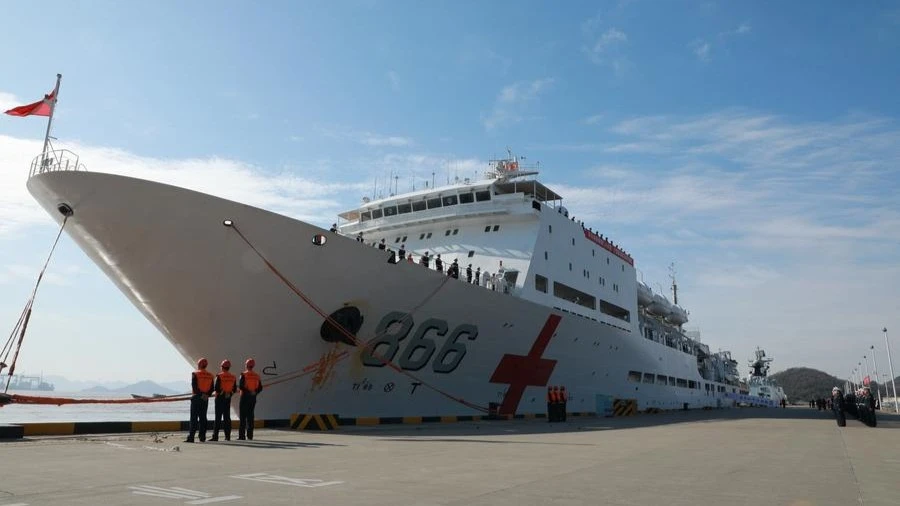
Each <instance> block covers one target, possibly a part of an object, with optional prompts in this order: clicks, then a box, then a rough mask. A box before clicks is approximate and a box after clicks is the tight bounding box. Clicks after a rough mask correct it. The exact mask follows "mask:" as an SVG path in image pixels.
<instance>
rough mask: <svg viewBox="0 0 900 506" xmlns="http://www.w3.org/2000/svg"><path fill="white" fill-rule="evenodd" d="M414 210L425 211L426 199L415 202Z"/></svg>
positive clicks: (413, 204)
mask: <svg viewBox="0 0 900 506" xmlns="http://www.w3.org/2000/svg"><path fill="white" fill-rule="evenodd" d="M412 210H413V211H424V210H425V201H424V200H419V201H416V202H413V203H412Z"/></svg>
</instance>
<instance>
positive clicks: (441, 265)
mask: <svg viewBox="0 0 900 506" xmlns="http://www.w3.org/2000/svg"><path fill="white" fill-rule="evenodd" d="M434 268H435V269H437V271H438V272H440V273H443V272H444V261H443V260H441V254H440V253H438V256H437V258H435V259H434Z"/></svg>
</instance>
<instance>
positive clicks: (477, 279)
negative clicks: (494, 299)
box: [475, 267, 481, 286]
mask: <svg viewBox="0 0 900 506" xmlns="http://www.w3.org/2000/svg"><path fill="white" fill-rule="evenodd" d="M475 285H476V286H480V285H481V267H476V268H475Z"/></svg>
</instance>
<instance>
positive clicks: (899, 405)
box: [881, 327, 900, 414]
mask: <svg viewBox="0 0 900 506" xmlns="http://www.w3.org/2000/svg"><path fill="white" fill-rule="evenodd" d="M881 331H882V332H883V333H884V347H885V348H886V349H887V355H888V370H889V371H890V372H891V388H892V389H893V390H894V411H896V412H897V413H898V414H900V403H898V402H897V384H896V382H895V381H894V378H895V377H896V376H894V362H893V361H892V360H891V343H890V342H889V341H888V335H887V327H884V328H882V329H881ZM885 389H887V385H885Z"/></svg>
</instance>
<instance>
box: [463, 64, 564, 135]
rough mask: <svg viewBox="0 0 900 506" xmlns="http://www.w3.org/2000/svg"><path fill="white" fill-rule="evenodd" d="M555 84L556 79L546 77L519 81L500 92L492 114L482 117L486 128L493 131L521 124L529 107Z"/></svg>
mask: <svg viewBox="0 0 900 506" xmlns="http://www.w3.org/2000/svg"><path fill="white" fill-rule="evenodd" d="M555 82H556V80H555V79H554V78H552V77H545V78H542V79H535V80H534V81H519V82H517V83H513V84H510V85H509V86H506V87H504V88H503V89H502V90H500V94H499V95H498V96H497V100H496V101H495V102H494V108H493V110H491V112H490V114H488V115H486V116H485V115H482V119H481V121H482V124H484V128H485V129H487V130H493V129H494V128H496V127H497V126H501V125H508V124H512V123H519V122H521V121H522V120H523V119H525V117H524V115H525V113H526V111H527V110H528V108H529V106H530V105H531V104H533V103H535V102H537V101H538V99H539V97H540V95H541V94H543V93H544V92H546V91H547V90H548V89H549V88H550V87H552V86H553V84H554V83H555Z"/></svg>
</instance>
